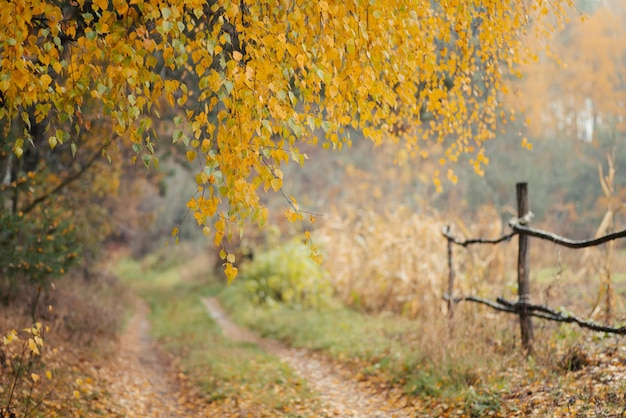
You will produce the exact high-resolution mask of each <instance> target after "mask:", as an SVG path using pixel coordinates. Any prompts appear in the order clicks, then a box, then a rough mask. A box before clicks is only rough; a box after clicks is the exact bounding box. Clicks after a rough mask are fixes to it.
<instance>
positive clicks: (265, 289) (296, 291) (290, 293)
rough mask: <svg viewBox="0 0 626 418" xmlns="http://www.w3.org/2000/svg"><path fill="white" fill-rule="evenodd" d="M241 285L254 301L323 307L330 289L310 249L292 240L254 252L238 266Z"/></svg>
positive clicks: (329, 296)
mask: <svg viewBox="0 0 626 418" xmlns="http://www.w3.org/2000/svg"><path fill="white" fill-rule="evenodd" d="M238 280H241V282H242V286H244V288H245V291H246V293H247V294H248V295H249V296H250V298H251V299H252V300H253V301H254V302H255V303H257V304H273V303H276V302H280V303H285V304H289V305H295V306H302V307H314V308H318V307H323V306H326V305H327V304H328V303H329V302H330V298H331V295H332V289H331V286H330V283H329V281H328V275H327V273H326V271H325V270H324V269H323V268H322V267H321V266H320V265H319V264H317V263H316V262H315V261H313V260H312V259H311V257H310V249H309V248H308V247H306V246H305V245H304V244H302V243H300V242H298V241H296V240H292V241H290V242H288V243H287V244H285V245H282V246H279V247H277V248H274V249H271V250H269V251H265V252H261V253H259V254H255V258H254V260H252V261H250V262H248V263H246V264H244V265H243V266H242V269H241V277H240V279H238Z"/></svg>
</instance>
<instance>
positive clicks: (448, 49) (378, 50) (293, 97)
mask: <svg viewBox="0 0 626 418" xmlns="http://www.w3.org/2000/svg"><path fill="white" fill-rule="evenodd" d="M567 3H568V2H567V1H563V2H558V3H556V4H548V3H546V2H543V1H537V2H534V1H532V2H530V1H529V2H526V1H524V2H513V3H511V4H508V3H501V2H479V3H476V2H469V1H462V0H456V1H451V2H408V1H395V2H382V1H381V2H359V1H354V2H348V3H346V2H336V1H330V2H328V1H321V2H308V1H302V2H300V1H299V2H287V1H285V2H278V3H276V2H269V1H267V2H266V1H263V2H256V3H247V2H231V1H226V2H219V3H218V2H213V1H203V0H193V1H182V0H171V1H167V2H164V1H155V0H153V1H136V2H131V3H129V2H126V1H117V0H113V1H107V0H94V1H86V0H72V1H67V2H62V3H58V2H52V1H42V0H29V1H23V2H7V3H6V4H4V5H3V7H2V10H1V11H0V23H1V27H2V32H1V33H0V42H1V45H0V48H1V51H2V66H1V69H0V97H1V103H2V106H1V107H0V121H2V123H3V124H4V126H5V127H8V126H11V127H13V128H11V129H8V128H7V129H5V136H6V138H7V139H6V144H7V146H8V148H10V149H11V150H12V151H13V153H14V154H15V155H16V156H17V157H20V156H23V155H24V154H25V153H27V152H28V150H29V149H31V148H32V147H37V148H40V147H42V146H44V143H46V144H47V146H48V147H49V148H52V149H54V148H56V147H57V146H60V145H63V144H69V148H70V149H71V152H72V153H73V154H75V153H76V152H77V149H78V148H79V146H80V145H81V144H80V140H79V135H80V133H81V132H83V131H85V130H89V128H90V127H89V123H88V122H87V119H86V115H87V114H91V115H95V117H96V118H102V119H105V120H107V121H110V122H111V124H112V125H111V127H112V129H111V133H110V134H108V135H102V136H101V137H100V138H98V141H99V142H100V144H101V146H102V153H103V154H104V155H105V156H107V155H110V154H111V151H112V149H113V148H114V146H113V140H114V139H115V138H116V137H118V136H119V137H122V138H124V145H123V146H124V147H126V148H132V150H133V151H134V153H135V154H136V156H135V158H137V159H139V160H141V161H143V162H144V163H145V164H146V165H147V166H152V165H157V164H158V154H157V153H156V152H155V146H156V145H155V144H156V139H157V132H156V131H155V129H154V120H155V119H157V118H159V117H160V116H162V115H165V114H168V115H172V117H173V120H174V122H175V125H176V127H175V130H174V131H173V134H172V140H173V141H174V142H177V143H178V142H180V143H183V144H184V145H185V147H186V149H187V151H186V156H187V159H188V160H189V161H190V162H193V163H194V164H196V170H197V176H196V182H197V186H198V193H197V194H196V195H195V196H193V197H192V198H191V199H190V200H189V203H188V208H189V209H190V210H191V211H192V212H193V213H194V216H195V219H196V221H197V223H198V224H199V225H200V226H201V227H203V228H204V232H205V233H206V234H207V235H212V236H213V237H214V240H215V242H216V244H218V245H219V244H220V242H221V240H222V238H223V237H224V236H228V235H229V234H230V233H231V228H232V227H239V226H241V225H242V224H243V223H245V222H247V221H252V222H259V223H261V224H262V223H264V222H265V220H266V218H267V210H266V208H265V207H264V205H263V204H262V203H261V202H260V197H259V196H260V195H259V193H260V191H269V190H274V191H278V190H280V189H281V186H282V181H283V171H282V169H281V166H283V165H284V164H287V163H288V162H290V161H293V162H295V163H297V164H303V163H304V161H305V160H306V158H307V156H306V154H305V153H304V152H303V151H301V149H302V144H304V143H316V142H317V141H318V137H319V136H320V135H322V134H323V135H322V136H323V139H322V142H323V144H324V146H325V147H331V148H341V147H342V146H343V145H344V144H348V145H349V144H350V142H351V138H350V132H353V131H358V132H360V133H362V134H363V135H364V136H365V137H367V138H369V139H372V140H373V141H375V142H376V143H381V142H383V141H384V140H385V139H386V138H388V137H389V138H402V139H403V140H404V143H405V144H406V147H407V150H408V152H409V153H410V155H413V156H416V155H421V156H422V157H426V156H427V155H428V152H427V150H426V149H425V148H424V147H423V143H424V141H426V143H428V142H432V141H438V142H441V143H443V144H444V146H445V149H446V153H445V158H443V159H442V160H441V164H446V162H447V161H456V159H457V158H458V156H459V155H461V154H465V153H468V154H470V155H473V156H474V157H473V158H472V161H471V163H472V164H473V165H474V167H475V170H476V171H477V172H479V173H480V172H481V170H482V169H481V167H482V166H483V165H484V164H485V163H486V162H487V158H486V157H485V155H484V148H483V143H484V142H485V141H487V140H489V139H491V138H493V136H494V133H493V131H494V128H495V124H496V119H497V114H498V112H499V111H500V109H499V107H500V104H499V103H500V96H501V95H502V94H503V93H506V91H507V90H508V87H507V84H508V83H507V79H508V78H509V77H510V76H511V75H515V74H517V73H518V69H517V68H516V65H517V64H518V63H520V62H521V61H522V60H523V58H522V56H524V51H523V49H524V47H523V43H521V42H520V37H522V36H524V35H525V34H526V33H527V32H528V31H534V29H532V28H531V24H530V23H531V22H533V26H532V27H534V28H541V31H544V30H546V27H545V26H541V25H536V24H537V23H538V22H542V21H544V20H545V21H546V22H549V21H551V20H548V19H545V18H546V17H548V16H551V15H552V14H555V15H556V16H557V18H559V17H560V16H562V14H563V10H562V6H563V5H564V4H567ZM557 20H558V19H557ZM541 33H542V34H543V33H544V32H541ZM35 128H37V129H35ZM433 175H434V179H435V180H434V181H435V183H436V185H437V186H440V180H439V173H438V171H436V172H434V173H433ZM290 216H291V217H292V218H294V219H298V218H299V217H300V216H301V213H300V209H299V207H298V205H297V203H296V202H294V204H293V205H292V209H291V214H290ZM174 232H176V230H175V231H174ZM229 266H230V263H227V273H229V276H232V275H233V274H235V273H236V271H235V270H234V269H229V268H228V267H229Z"/></svg>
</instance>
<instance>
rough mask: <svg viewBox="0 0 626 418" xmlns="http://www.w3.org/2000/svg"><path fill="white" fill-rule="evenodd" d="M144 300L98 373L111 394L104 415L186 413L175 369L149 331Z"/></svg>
mask: <svg viewBox="0 0 626 418" xmlns="http://www.w3.org/2000/svg"><path fill="white" fill-rule="evenodd" d="M148 313H149V308H148V306H147V304H146V303H145V302H144V301H137V303H136V308H135V313H134V315H133V317H132V318H131V320H130V322H129V324H128V328H127V330H126V332H125V333H124V335H122V337H121V339H120V342H119V348H118V350H117V353H116V356H115V358H114V359H113V360H112V361H111V362H110V363H109V364H107V365H106V369H105V370H103V371H102V372H103V373H102V374H103V375H101V376H100V377H101V378H104V379H105V380H107V381H108V385H107V386H108V390H109V391H110V395H111V406H110V410H109V411H107V414H109V415H108V416H111V415H112V416H123V417H151V418H160V417H163V418H165V417H168V418H175V417H181V418H182V417H189V416H194V415H192V413H191V411H188V410H186V409H185V408H184V405H181V404H180V403H179V399H182V398H181V396H180V393H179V385H178V384H177V382H176V376H175V373H174V372H173V371H172V370H173V369H172V368H171V367H168V365H167V361H166V360H165V358H164V356H163V355H162V353H160V352H159V350H158V347H157V346H156V344H155V342H154V341H153V340H152V338H151V337H150V335H149V322H148V319H147V315H148Z"/></svg>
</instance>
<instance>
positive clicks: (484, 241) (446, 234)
mask: <svg viewBox="0 0 626 418" xmlns="http://www.w3.org/2000/svg"><path fill="white" fill-rule="evenodd" d="M450 229H451V228H450V225H446V226H444V227H443V230H442V231H441V233H442V234H443V236H444V237H446V239H447V240H448V241H450V242H453V243H455V244H457V245H460V246H461V247H467V246H469V245H472V244H499V243H501V242H503V241H510V240H511V238H512V237H514V236H515V235H517V232H516V231H513V232H511V233H510V234H507V235H504V236H502V237H500V238H497V239H487V238H475V239H467V240H462V239H459V238H456V237H455V236H453V235H452V233H451V232H450Z"/></svg>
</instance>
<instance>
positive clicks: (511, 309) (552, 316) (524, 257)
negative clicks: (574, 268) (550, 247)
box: [442, 183, 626, 353]
mask: <svg viewBox="0 0 626 418" xmlns="http://www.w3.org/2000/svg"><path fill="white" fill-rule="evenodd" d="M516 191H517V216H518V217H517V218H515V219H512V220H511V221H509V227H510V228H511V232H510V233H509V234H507V235H504V236H502V237H500V238H497V239H484V238H476V239H466V240H460V239H458V238H456V237H454V236H453V235H452V234H451V231H450V227H449V226H445V227H444V229H443V231H442V233H443V235H444V237H445V238H446V239H447V240H448V268H449V277H448V293H447V294H446V295H444V297H445V298H446V299H447V301H448V308H449V312H450V314H451V313H452V312H453V310H454V305H455V304H456V303H458V302H461V301H469V302H477V303H481V304H484V305H487V306H489V307H491V308H493V309H496V310H498V311H502V312H508V313H512V314H516V315H518V317H519V322H520V330H521V338H522V348H523V349H524V350H525V351H526V352H527V353H530V352H532V349H533V324H532V321H531V318H532V317H533V316H534V317H537V318H541V319H546V320H550V321H558V322H569V323H575V324H578V325H579V326H581V327H583V328H588V329H591V330H594V331H600V332H607V333H614V334H621V335H626V326H625V327H620V328H616V327H610V326H605V325H601V324H598V323H596V322H593V321H590V320H584V319H580V318H578V317H576V316H574V315H570V314H564V313H561V312H557V311H554V310H552V309H550V308H548V307H546V306H542V305H535V304H532V303H530V282H529V277H528V273H529V262H528V254H529V247H530V238H531V237H533V238H538V239H542V240H546V241H550V242H553V243H554V244H557V245H561V246H563V247H567V248H585V247H593V246H596V245H600V244H604V243H605V242H609V241H612V240H616V239H620V238H626V230H622V231H618V232H614V233H611V234H607V235H604V236H602V237H599V238H595V239H590V240H580V241H575V240H570V239H567V238H563V237H561V236H558V235H556V234H553V233H550V232H546V231H542V230H540V229H535V228H531V227H530V226H529V224H530V219H531V217H532V213H531V212H530V205H529V203H528V184H527V183H517V185H516ZM515 235H517V236H518V259H517V294H518V300H517V302H511V301H508V300H506V299H504V298H502V297H499V298H497V299H496V300H495V301H492V300H488V299H483V298H479V297H475V296H461V297H456V296H454V293H453V290H454V276H455V273H454V268H453V244H454V245H460V246H462V247H468V246H470V245H474V244H490V245H496V244H499V243H501V242H504V241H510V240H511V238H513V237H514V236H515Z"/></svg>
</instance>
